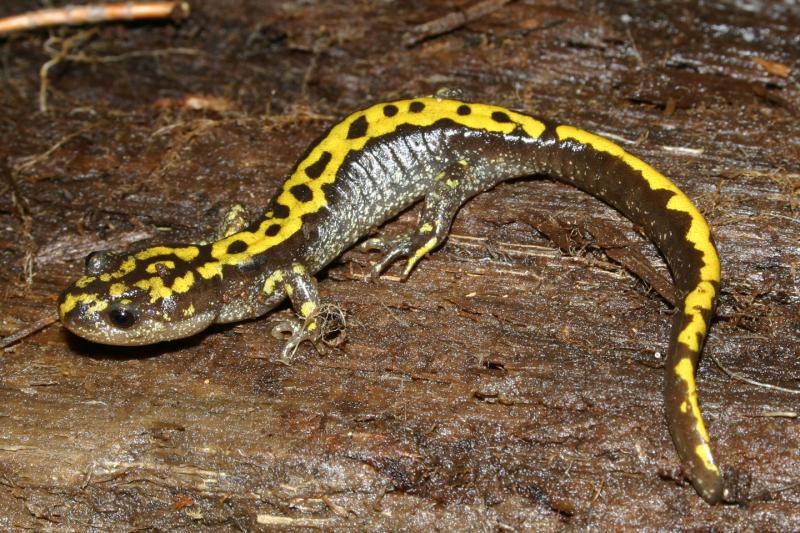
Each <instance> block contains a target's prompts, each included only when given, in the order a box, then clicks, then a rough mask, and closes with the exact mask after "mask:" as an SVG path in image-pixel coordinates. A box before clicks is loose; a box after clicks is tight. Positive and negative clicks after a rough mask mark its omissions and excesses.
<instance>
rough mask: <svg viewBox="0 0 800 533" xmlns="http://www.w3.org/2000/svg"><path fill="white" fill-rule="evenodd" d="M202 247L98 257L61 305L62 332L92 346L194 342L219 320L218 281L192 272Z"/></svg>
mask: <svg viewBox="0 0 800 533" xmlns="http://www.w3.org/2000/svg"><path fill="white" fill-rule="evenodd" d="M201 253H203V247H199V246H187V247H182V248H169V247H165V246H157V247H153V248H146V249H144V250H141V251H139V252H136V253H133V254H130V255H116V254H111V253H108V252H95V253H93V254H90V255H89V256H88V257H87V258H86V274H87V275H86V276H84V277H82V278H80V279H78V280H77V281H76V282H75V283H73V284H72V285H71V286H70V287H68V288H67V289H66V290H64V292H62V293H61V296H60V298H59V301H58V312H59V316H60V317H61V322H62V323H63V324H64V326H65V327H66V328H67V329H69V330H70V331H71V332H73V333H75V334H76V335H78V336H80V337H83V338H85V339H88V340H90V341H94V342H99V343H102V344H113V345H119V346H136V345H143V344H153V343H156V342H161V341H166V340H172V339H179V338H183V337H188V336H191V335H193V334H195V333H198V332H200V331H202V330H204V329H206V328H207V327H208V326H209V325H211V324H212V323H213V322H214V321H215V319H216V317H217V314H218V309H219V300H218V297H217V292H218V291H217V286H218V284H219V283H218V280H219V277H218V276H210V279H205V278H204V277H203V276H201V275H200V274H199V273H198V271H196V270H195V269H194V265H196V261H194V259H195V258H197V257H198V256H199V255H200V254H201Z"/></svg>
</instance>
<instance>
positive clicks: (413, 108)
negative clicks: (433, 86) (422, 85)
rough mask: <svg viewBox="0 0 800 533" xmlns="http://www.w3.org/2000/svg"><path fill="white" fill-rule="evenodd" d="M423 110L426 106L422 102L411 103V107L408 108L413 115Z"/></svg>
mask: <svg viewBox="0 0 800 533" xmlns="http://www.w3.org/2000/svg"><path fill="white" fill-rule="evenodd" d="M423 109H425V104H423V103H422V102H411V105H409V106H408V110H409V111H411V112H412V113H419V112H420V111H422V110H423Z"/></svg>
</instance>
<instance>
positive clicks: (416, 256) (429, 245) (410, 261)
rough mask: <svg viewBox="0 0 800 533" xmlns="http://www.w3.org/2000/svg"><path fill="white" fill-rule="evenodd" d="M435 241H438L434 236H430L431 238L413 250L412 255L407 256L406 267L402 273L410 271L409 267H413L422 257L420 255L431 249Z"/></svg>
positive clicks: (405, 273)
mask: <svg viewBox="0 0 800 533" xmlns="http://www.w3.org/2000/svg"><path fill="white" fill-rule="evenodd" d="M437 243H438V241H437V240H436V237H431V239H430V240H429V241H428V242H426V243H425V244H424V245H422V247H420V249H419V250H417V251H416V252H414V255H412V256H411V257H409V258H408V262H407V263H406V269H405V270H404V271H403V275H404V276H408V275H409V274H410V273H411V269H413V268H414V265H416V264H417V261H419V260H420V259H422V256H424V255H425V254H427V253H428V252H430V251H431V250H433V248H434V247H435V246H436V244H437Z"/></svg>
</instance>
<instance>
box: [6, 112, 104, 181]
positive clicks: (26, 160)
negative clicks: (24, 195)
mask: <svg viewBox="0 0 800 533" xmlns="http://www.w3.org/2000/svg"><path fill="white" fill-rule="evenodd" d="M95 127H97V126H96V125H95V124H90V125H89V126H84V127H83V128H81V129H79V130H78V131H75V132H72V133H70V134H68V135H65V136H64V137H62V138H61V139H60V140H59V141H58V142H56V143H55V144H54V145H53V146H51V147H50V148H48V149H47V150H45V151H44V152H42V153H40V154H35V155H30V156H25V157H22V158H20V159H19V160H18V161H17V164H16V165H14V172H16V173H18V174H19V173H21V172H24V171H26V170H28V169H29V168H31V167H33V166H34V165H36V164H37V163H39V162H41V161H44V160H45V159H47V158H48V157H50V156H51V155H52V154H53V152H55V151H56V150H58V149H59V148H61V147H62V146H64V145H65V144H67V143H68V142H70V141H71V140H72V139H74V138H76V137H79V136H81V135H83V134H84V133H86V132H87V131H89V130H91V129H93V128H95Z"/></svg>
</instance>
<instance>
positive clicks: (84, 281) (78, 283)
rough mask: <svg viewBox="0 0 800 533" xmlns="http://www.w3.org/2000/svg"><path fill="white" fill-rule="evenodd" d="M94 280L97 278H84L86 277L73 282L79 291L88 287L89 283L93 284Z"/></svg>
mask: <svg viewBox="0 0 800 533" xmlns="http://www.w3.org/2000/svg"><path fill="white" fill-rule="evenodd" d="M96 279H97V278H96V277H94V276H86V277H83V278H81V279H79V280H78V281H76V282H75V286H76V287H78V288H79V289H83V288H84V287H86V286H87V285H89V284H90V283H91V282H93V281H94V280H96Z"/></svg>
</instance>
